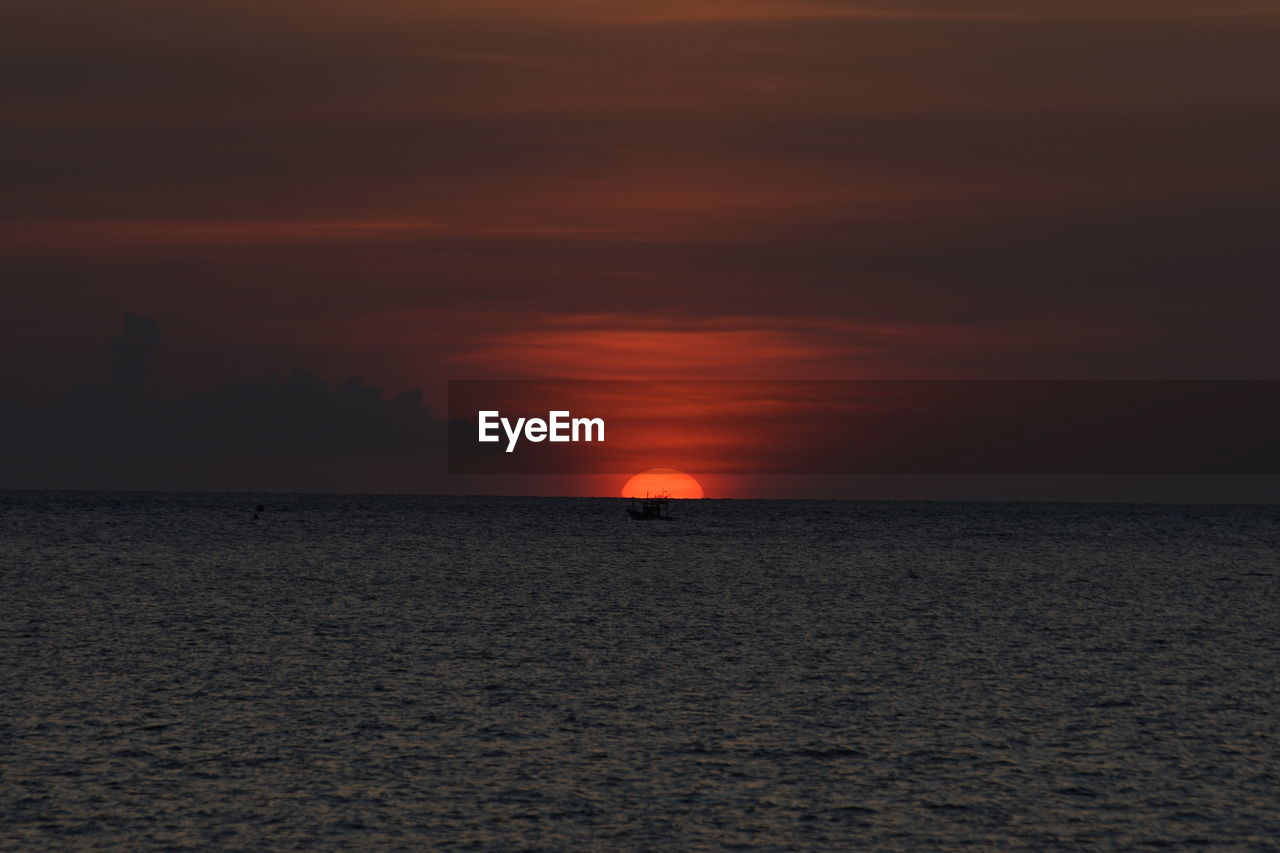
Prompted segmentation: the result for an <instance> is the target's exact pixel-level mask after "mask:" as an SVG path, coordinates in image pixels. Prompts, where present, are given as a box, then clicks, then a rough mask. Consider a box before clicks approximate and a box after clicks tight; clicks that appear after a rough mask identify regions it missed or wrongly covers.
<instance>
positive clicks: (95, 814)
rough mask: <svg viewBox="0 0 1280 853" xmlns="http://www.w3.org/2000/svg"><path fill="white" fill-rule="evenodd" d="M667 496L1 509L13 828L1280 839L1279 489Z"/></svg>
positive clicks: (518, 839)
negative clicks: (1170, 495) (1070, 500)
mask: <svg viewBox="0 0 1280 853" xmlns="http://www.w3.org/2000/svg"><path fill="white" fill-rule="evenodd" d="M258 503H262V504H264V505H265V507H266V508H265V511H264V512H262V513H261V514H260V517H259V518H257V519H255V518H254V514H255V513H254V507H255V505H256V504H258ZM674 514H675V515H676V516H677V518H676V520H674V521H671V522H669V523H659V522H633V521H631V520H629V519H628V518H626V517H625V515H624V513H623V505H622V503H621V502H620V501H613V500H586V499H584V500H574V499H520V498H511V499H500V498H410V497H315V496H253V495H154V494H153V495H128V494H67V493H5V494H0V581H2V583H3V587H2V593H0V594H2V596H3V602H2V606H0V643H2V647H0V652H2V657H0V703H2V704H0V710H2V711H3V713H2V715H0V727H2V728H0V809H2V812H0V817H2V822H0V847H2V848H5V849H15V850H37V851H38V850H47V849H49V850H51V849H106V848H112V847H115V848H118V849H126V850H145V849H166V850H197V849H198V850H207V849H240V850H262V849H290V848H317V849H339V848H341V849H355V848H362V849H404V850H415V849H422V848H424V847H429V846H439V847H446V848H453V849H461V850H468V849H484V850H488V849H495V850H507V849H511V850H517V849H520V850H604V851H626V850H653V849H678V850H701V849H707V850H720V849H729V850H757V849H759V850H786V849H813V850H831V849H849V848H874V849H883V850H922V849H923V850H961V849H964V850H974V849H979V850H992V849H999V850H1035V851H1042V850H1077V849H1082V848H1083V849H1100V850H1107V849H1117V850H1119V849H1125V850H1129V849H1147V848H1153V849H1178V850H1182V849H1223V850H1276V849H1278V847H1280V841H1278V839H1280V793H1278V792H1280V745H1278V744H1280V738H1278V735H1280V731H1278V729H1280V723H1278V719H1280V717H1278V715H1277V709H1280V696H1278V695H1277V692H1278V691H1277V686H1278V678H1280V676H1278V673H1280V508H1276V507H1230V506H1138V505H1083V504H1081V505H1064V504H1058V505H1054V504H960V503H938V504H925V503H921V504H913V503H858V502H848V503H846V502H804V501H698V502H681V503H679V504H678V505H675V506H674Z"/></svg>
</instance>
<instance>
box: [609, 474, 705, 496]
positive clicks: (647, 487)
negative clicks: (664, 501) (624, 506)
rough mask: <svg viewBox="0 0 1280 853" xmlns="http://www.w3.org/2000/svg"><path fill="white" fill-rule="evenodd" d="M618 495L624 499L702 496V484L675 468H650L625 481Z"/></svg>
mask: <svg viewBox="0 0 1280 853" xmlns="http://www.w3.org/2000/svg"><path fill="white" fill-rule="evenodd" d="M620 494H621V495H622V497H624V498H642V497H644V496H645V495H648V496H650V497H654V496H656V495H662V494H665V495H667V497H672V498H700V497H702V496H703V492H702V484H701V483H699V482H698V481H697V480H695V479H693V478H692V477H690V476H689V475H688V474H686V473H685V472H683V471H677V470H676V469H675V468H650V469H649V470H648V471H641V472H640V473H639V474H636V475H635V476H634V477H632V478H631V479H630V480H627V484H626V485H625V486H623V487H622V492H621V493H620Z"/></svg>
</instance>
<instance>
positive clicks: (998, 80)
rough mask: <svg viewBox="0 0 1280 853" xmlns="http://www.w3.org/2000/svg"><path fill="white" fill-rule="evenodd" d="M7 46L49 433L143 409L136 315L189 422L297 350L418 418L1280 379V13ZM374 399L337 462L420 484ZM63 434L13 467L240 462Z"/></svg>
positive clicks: (222, 22) (375, 21) (527, 14)
mask: <svg viewBox="0 0 1280 853" xmlns="http://www.w3.org/2000/svg"><path fill="white" fill-rule="evenodd" d="M961 6H963V11H962V12H961V11H958V9H959V7H961ZM0 55H3V57H4V60H3V62H4V69H3V71H4V73H3V74H2V75H0V92H3V95H2V97H3V102H4V109H3V111H2V112H0V121H3V124H4V127H3V133H2V134H0V152H2V153H3V157H0V170H3V186H4V188H5V191H4V193H3V195H2V196H0V219H2V220H3V224H2V227H0V253H2V254H3V280H4V289H5V296H6V299H5V303H6V310H5V311H4V312H0V346H2V347H3V359H2V360H0V363H3V365H4V367H3V374H2V375H0V381H3V383H4V385H3V387H4V389H5V390H4V403H3V405H4V407H5V408H4V409H3V410H2V411H4V412H5V413H6V415H7V417H9V419H10V424H11V425H12V424H13V423H17V422H19V421H21V422H22V423H23V424H26V426H25V427H24V429H26V430H27V433H26V434H28V435H29V434H31V431H32V430H34V431H35V432H36V433H39V434H41V435H44V436H45V438H44V439H42V443H41V447H43V448H44V450H42V451H41V452H42V453H45V454H53V455H55V456H56V455H58V453H59V446H60V445H58V443H57V441H55V440H53V439H51V438H49V437H48V435H49V429H48V428H47V426H48V422H50V421H54V422H57V421H58V419H59V418H62V419H65V418H71V417H73V415H72V414H71V413H72V412H74V411H76V406H77V405H79V404H82V403H84V398H83V397H76V396H75V395H76V394H85V393H99V394H108V393H109V394H113V395H115V396H110V397H109V399H110V400H114V401H116V402H103V400H106V399H108V398H102V399H100V400H99V401H98V403H96V404H95V405H97V406H99V407H103V406H105V407H107V408H112V407H117V408H118V406H117V404H118V403H119V400H120V399H121V397H120V395H121V394H123V393H124V392H123V391H122V390H121V377H120V376H119V375H118V373H116V374H113V373H112V370H111V365H112V363H113V362H112V355H111V353H112V350H110V349H109V347H108V342H109V341H111V340H112V339H113V338H117V337H119V336H121V335H122V334H123V335H125V336H126V337H127V336H128V335H129V334H135V335H136V334H143V332H141V331H140V329H143V328H144V327H140V326H138V325H137V322H138V321H135V325H134V327H133V332H128V330H125V327H124V326H123V325H122V323H123V320H122V317H123V316H124V315H125V314H126V313H127V314H130V315H134V316H135V317H136V318H145V321H147V322H151V323H153V324H154V325H155V327H156V330H157V331H156V335H157V336H156V341H155V342H154V345H153V346H150V348H149V349H147V350H146V352H147V353H148V355H147V359H148V361H147V364H148V368H147V376H146V382H145V387H144V388H143V389H142V390H136V394H141V395H144V396H146V397H147V399H152V400H153V401H163V402H164V405H165V406H166V407H168V408H167V409H166V411H168V412H169V414H167V415H165V417H169V418H174V417H177V415H174V414H173V407H174V406H176V405H177V403H176V402H175V401H176V400H178V399H179V398H181V399H185V400H188V401H189V400H193V399H196V398H201V399H205V400H208V399H210V395H213V394H214V393H215V389H216V388H243V387H244V386H245V383H250V382H253V381H258V382H260V383H267V385H269V384H270V383H271V382H275V383H276V384H275V385H274V386H271V387H274V388H275V389H276V392H273V393H277V396H278V397H279V398H280V399H283V398H284V397H288V395H289V394H290V393H292V391H290V390H289V389H293V391H298V390H299V388H301V387H302V386H301V385H296V386H290V385H289V384H288V383H289V379H288V378H287V377H290V376H291V375H292V376H293V377H294V380H295V381H296V382H303V380H302V379H298V378H297V377H309V379H311V380H315V382H316V383H319V385H315V384H314V383H313V385H311V386H307V387H311V388H312V390H313V391H314V392H315V393H316V394H317V395H318V394H319V393H320V392H319V390H318V389H319V387H320V386H324V387H325V389H326V392H325V393H329V394H331V395H333V397H334V399H335V400H336V399H338V398H339V397H341V394H342V393H343V390H342V389H344V388H345V389H347V392H348V393H349V394H351V395H354V396H353V397H351V399H355V398H356V397H359V396H360V395H361V394H364V395H365V396H364V398H362V399H366V402H369V401H372V400H375V399H376V400H377V401H379V404H380V405H382V406H384V407H392V406H394V405H396V404H397V403H396V401H397V400H399V405H400V406H401V407H402V409H403V408H404V407H405V406H409V403H408V402H407V401H409V400H410V399H413V398H412V392H413V391H415V390H420V391H421V392H422V395H423V397H422V401H421V403H414V404H413V406H409V408H414V407H415V406H416V407H417V408H416V409H415V412H418V414H413V415H405V417H408V418H410V420H412V418H414V417H419V416H422V417H426V415H425V412H426V408H424V407H429V408H431V409H433V410H435V411H436V413H437V416H439V407H440V406H441V405H442V404H443V387H444V386H443V383H444V380H446V379H450V378H485V377H494V378H521V377H530V378H536V377H563V378H592V379H611V378H650V377H651V376H653V375H654V374H658V375H661V376H663V377H666V378H670V377H696V378H769V379H787V378H806V379H811V378H829V379H849V378H902V377H912V378H1036V379H1046V378H1087V379H1118V378H1126V379H1132V378H1143V379H1147V378H1149V379H1156V378H1160V379H1204V378H1238V379H1245V378H1248V379H1258V378H1277V376H1278V375H1280V344H1277V338H1276V334H1275V331H1274V318H1275V316H1276V315H1277V309H1278V308H1280V296H1278V295H1277V294H1278V292H1280V291H1278V289H1277V287H1276V282H1277V281H1278V280H1280V276H1278V273H1280V270H1278V269H1277V267H1278V266H1280V265H1278V264H1277V261H1276V251H1275V246H1276V234H1277V233H1280V158H1277V156H1276V152H1277V151H1280V82H1278V81H1280V2H1242V3H1236V4H1230V3H1225V4H1224V3H1210V2H1179V1H1178V0H1161V2H1155V0H1144V2H1137V0H1119V2H1115V0H1109V2H1097V1H1096V0H1074V1H1073V2H1070V3H1067V2H1051V3H1026V2H985V3H984V2H972V3H965V4H957V3H942V2H899V3H882V4H858V3H839V2H812V3H805V2H745V1H740V2H727V0H726V2H698V0H691V2H690V1H687V2H679V3H676V2H662V0H646V2H630V0H616V1H615V2H586V0H559V2H544V3H537V4H532V3H528V2H514V0H513V2H475V0H466V2H431V3H422V2H411V0H397V1H396V2H393V1H392V0H371V2H364V3H358V4H356V3H348V2H343V3H336V2H315V0H309V2H305V3H304V2H294V0H275V2H266V3H262V2H254V3H249V2H216V3H215V2H198V0H197V2H184V3H180V4H175V3H170V2H159V0H133V2H108V3H102V2H94V3H90V2H83V0H74V1H72V0H11V2H8V3H6V4H5V11H4V12H3V17H2V19H0ZM146 328H149V327H146ZM122 330H124V331H122ZM130 340H132V338H130ZM144 343H145V342H144ZM117 366H118V365H117ZM292 371H300V372H298V373H291V372H292ZM272 375H273V376H274V379H268V378H264V377H268V376H272ZM352 376H358V377H360V379H359V381H358V382H357V383H356V384H354V385H352V384H351V383H349V382H348V381H347V380H348V378H349V377H352ZM255 377H257V379H255ZM344 383H346V384H344ZM304 384H305V383H304ZM261 387H266V385H263V386H261ZM86 389H88V390H86ZM111 389H114V390H111ZM376 389H383V391H382V392H381V396H379V392H378V391H377V390H376ZM402 391H403V392H410V395H409V397H404V396H401V397H396V394H398V393H400V392H402ZM366 392H367V393H366ZM130 393H135V392H130ZM299 393H301V392H299ZM69 395H70V396H69ZM281 395H282V396H281ZM233 396H234V395H233ZM250 396H251V395H250ZM268 396H270V394H268ZM235 399H236V401H237V402H235V403H234V404H231V403H228V404H227V405H233V406H241V405H242V406H248V407H249V411H248V412H247V413H246V414H245V417H246V418H247V419H249V420H252V419H253V418H254V417H255V416H254V414H253V411H254V410H253V409H252V407H253V406H254V405H260V406H267V407H270V406H271V405H275V406H277V407H279V406H280V405H283V404H281V403H279V399H276V398H272V399H276V402H275V403H265V402H261V401H260V402H258V403H253V402H246V400H248V398H247V397H246V398H244V399H241V398H240V397H236V398H235ZM289 399H293V398H289ZM317 399H318V398H317ZM342 399H347V398H342ZM313 402H314V401H313ZM331 402H332V401H331ZM120 405H123V404H120ZM130 405H133V404H130ZM315 405H318V406H321V409H316V410H308V411H310V413H311V416H312V417H324V415H323V411H324V410H323V405H324V404H321V403H316V404H315ZM335 405H336V404H335ZM356 408H357V409H358V408H359V407H358V406H356ZM131 411H132V414H131V415H130V418H134V419H135V420H136V419H139V418H143V419H144V420H143V421H141V422H146V421H145V418H144V416H143V415H142V414H139V410H136V409H134V410H131ZM344 411H346V410H345V409H344ZM395 411H397V412H400V411H401V409H397V410H395ZM366 415H367V418H366V420H367V421H368V423H367V424H365V425H364V426H360V425H358V424H354V422H353V425H352V426H351V429H350V430H349V431H348V433H344V435H346V436H347V439H344V440H348V441H347V443H346V444H344V443H343V442H342V441H338V440H337V439H336V438H335V439H333V443H331V444H325V443H324V442H323V441H322V440H318V441H319V443H318V444H317V445H316V452H317V453H321V454H323V453H326V452H328V453H330V456H331V461H333V460H334V459H337V457H338V456H341V457H342V462H341V464H340V465H338V463H337V462H334V464H335V465H337V468H335V471H336V472H338V473H335V474H334V475H333V476H332V477H331V478H329V479H327V480H325V482H324V484H321V485H322V486H323V487H325V488H335V489H342V488H361V489H374V490H377V489H379V488H387V489H395V490H413V488H414V483H415V482H416V481H415V480H414V479H413V478H414V477H415V476H419V475H420V473H421V471H422V470H423V469H421V467H419V466H420V465H425V464H426V463H425V462H421V460H420V459H419V461H418V462H415V463H414V464H413V465H409V464H408V463H405V464H404V465H401V466H399V467H397V462H396V459H397V458H401V457H403V458H408V456H406V454H408V455H412V453H417V452H418V451H416V450H414V451H412V453H411V451H410V450H409V449H408V448H407V447H406V446H403V445H400V444H396V441H397V440H400V439H397V440H391V439H388V438H386V437H385V435H384V434H383V433H381V432H379V430H380V429H384V428H386V429H392V430H393V432H394V431H395V430H397V429H402V428H404V429H407V427H404V425H403V424H402V423H401V422H400V421H396V420H395V418H396V417H399V415H394V416H392V415H387V414H386V413H385V412H384V411H383V410H382V409H379V408H378V406H375V405H374V404H373V403H372V402H369V405H368V411H367V412H366ZM293 416H294V415H292V414H291V415H289V416H288V417H293ZM187 417H190V415H189V414H188V416H187ZM263 417H266V416H265V415H263ZM280 417H284V416H280ZM351 417H353V418H356V419H357V420H359V418H360V417H364V416H360V415H352V416H351ZM388 417H390V418H391V421H387V420H386V419H387V418H388ZM380 419H381V420H380ZM197 420H199V419H197ZM277 420H278V419H277ZM267 421H268V422H272V423H275V422H276V421H271V420H270V418H267ZM392 421H394V422H395V423H396V424H400V426H396V427H394V428H392V427H388V426H387V424H388V423H391V422H392ZM130 423H134V421H130ZM166 423H168V424H169V427H168V428H169V429H170V430H176V431H178V433H179V434H177V435H174V436H173V437H172V441H171V444H172V451H171V453H172V454H181V452H182V450H183V448H190V449H191V450H192V452H195V451H196V450H197V449H206V450H207V449H208V447H207V445H208V442H209V437H208V434H207V431H205V432H201V431H200V430H197V429H195V427H193V426H191V424H192V423H194V421H181V420H179V421H166ZM362 423H363V422H362ZM181 424H187V426H182V425H181ZM369 424H373V425H372V426H369ZM379 424H381V426H378V425H379ZM366 427H367V429H366ZM290 428H291V429H292V427H290ZM77 429H78V430H79V432H78V433H76V436H75V437H74V441H73V440H72V438H66V443H65V444H63V445H61V447H63V448H64V449H66V448H71V447H72V446H76V447H82V448H83V446H85V444H84V443H85V441H87V440H88V438H89V437H91V436H92V435H94V433H93V431H92V430H90V429H87V428H82V427H77ZM184 429H191V430H192V432H190V434H183V433H182V432H181V431H182V430H184ZM280 429H283V428H282V427H281V428H280ZM362 430H364V431H363V432H362ZM357 434H358V437H357V438H352V436H353V435H357ZM397 434H399V433H397ZM370 436H372V438H370ZM378 436H382V438H378ZM366 439H368V440H369V441H370V442H373V443H374V444H375V445H377V446H378V447H380V448H382V449H383V450H384V451H385V452H384V453H383V455H382V456H381V457H380V461H378V462H377V464H374V463H373V462H367V461H365V462H362V461H360V458H363V457H360V458H357V457H358V456H359V454H355V455H352V454H353V453H355V451H353V450H352V447H356V446H362V445H361V444H360V442H362V441H365V440H366ZM274 440H275V439H273V438H267V439H264V441H266V442H267V446H270V442H271V441H274ZM352 441H354V442H355V444H354V445H352V444H351V442H352ZM76 442H79V444H76ZM90 444H93V442H90ZM233 445H234V442H231V443H229V444H228V443H225V442H224V445H222V446H221V447H222V450H220V451H219V452H226V453H231V452H233V450H232V449H229V448H233ZM326 448H328V450H326ZM388 448H390V449H388ZM380 452H381V451H380ZM14 453H18V454H19V455H21V450H20V449H19V450H18V451H13V450H10V455H11V457H12V455H13V454H14ZM397 453H399V454H401V457H397V456H396V454H397ZM27 455H29V454H27ZM62 455H63V456H64V457H66V456H67V453H65V452H64V453H63V454H62ZM76 458H77V459H79V460H81V463H82V464H81V463H77V464H81V467H80V468H77V467H76V465H74V464H72V463H70V462H67V461H66V460H65V459H64V460H63V462H64V464H62V467H59V468H58V469H57V472H58V473H57V474H56V476H55V475H54V474H53V473H50V472H51V471H52V470H53V469H51V468H49V466H48V465H45V466H44V467H40V466H39V465H36V466H34V467H33V466H32V465H30V464H26V465H25V467H21V466H19V467H18V468H14V467H10V469H9V471H10V473H9V480H10V482H11V484H12V485H23V486H28V485H34V486H42V485H85V486H103V485H107V486H110V485H125V484H126V483H125V480H126V479H127V480H128V483H127V484H128V485H138V484H142V485H146V484H148V483H155V484H158V485H163V486H165V487H182V486H184V485H185V486H188V487H192V488H205V487H213V486H214V485H215V484H214V483H213V480H212V479H211V475H209V474H208V473H201V472H200V471H199V470H194V469H193V470H191V471H190V472H188V473H185V474H182V475H181V476H175V475H173V473H172V472H173V468H172V465H169V466H167V467H162V466H160V465H159V464H158V463H156V462H155V461H154V460H152V459H151V458H150V457H148V456H146V455H145V454H143V456H139V457H138V458H137V459H135V460H134V462H131V463H129V465H128V466H125V468H127V470H128V471H129V472H131V473H130V474H129V476H128V477H127V478H124V477H123V475H122V474H120V473H119V471H120V470H121V466H124V463H123V462H122V461H121V459H122V458H123V457H122V456H120V454H118V453H116V452H115V451H114V450H113V445H112V444H111V443H110V442H105V443H104V442H97V444H96V445H95V449H87V450H86V449H81V450H80V451H78V452H77V455H76ZM414 458H415V459H417V458H418V457H414ZM14 464H16V463H11V465H14ZM24 464H25V463H24ZM654 464H655V465H662V464H665V463H664V461H663V460H655V462H654ZM304 469H305V466H303V467H301V468H300V469H299V470H304ZM161 470H164V471H166V472H168V474H166V476H165V477H160V476H159V472H160V471H161ZM112 471H116V472H117V473H114V474H113V473H111V472H112ZM388 471H394V472H395V474H394V476H393V475H392V474H388V473H386V472H388ZM409 471H411V472H412V474H409V473H406V472H409ZM341 472H347V473H345V474H344V473H341ZM3 473H4V472H3V471H0V474H3ZM153 474H154V475H155V476H153ZM290 476H291V475H289V474H288V473H287V472H282V473H280V474H279V475H278V476H277V477H275V478H274V479H272V480H270V484H271V485H273V486H274V487H278V488H287V487H289V486H290V483H292V482H294V481H293V480H291V479H290ZM300 476H301V475H299V477H300ZM421 476H424V477H425V476H427V475H426V474H421ZM122 478H123V479H122ZM344 478H345V479H344ZM393 480H394V482H393ZM238 484H239V485H242V486H243V487H245V488H258V487H260V486H262V485H264V483H261V482H257V481H255V482H253V483H250V482H248V480H245V481H244V482H241V481H239V480H237V479H236V478H235V477H234V476H230V477H227V476H224V477H222V478H221V479H219V480H218V482H217V483H216V485H217V487H236V486H237V485H238ZM380 484H381V485H380ZM0 485H5V482H4V477H0ZM296 485H297V487H298V488H312V487H320V486H318V485H316V484H314V483H310V482H303V481H302V479H298V481H297V483H296ZM424 490H427V491H440V490H447V488H446V487H443V486H437V487H436V488H430V487H425V488H424Z"/></svg>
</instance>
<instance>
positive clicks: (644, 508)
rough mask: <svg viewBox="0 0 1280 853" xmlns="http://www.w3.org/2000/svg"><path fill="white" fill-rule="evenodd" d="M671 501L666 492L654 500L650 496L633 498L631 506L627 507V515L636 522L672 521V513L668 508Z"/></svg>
mask: <svg viewBox="0 0 1280 853" xmlns="http://www.w3.org/2000/svg"><path fill="white" fill-rule="evenodd" d="M669 499H670V498H669V496H668V495H667V494H666V493H665V492H664V493H663V494H661V495H658V496H657V497H654V498H651V497H649V496H648V495H645V496H644V497H643V498H632V499H631V506H629V507H627V515H629V516H631V517H632V518H634V519H635V520H636V521H670V520H671V512H670V511H669V510H668V508H667V501H668V500H669Z"/></svg>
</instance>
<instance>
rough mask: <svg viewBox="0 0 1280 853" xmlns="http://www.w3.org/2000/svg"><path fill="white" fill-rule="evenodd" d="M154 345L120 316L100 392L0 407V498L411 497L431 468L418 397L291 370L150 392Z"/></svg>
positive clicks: (439, 437) (432, 427)
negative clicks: (85, 493) (186, 492)
mask: <svg viewBox="0 0 1280 853" xmlns="http://www.w3.org/2000/svg"><path fill="white" fill-rule="evenodd" d="M162 339H163V336H162V333H161V330H160V327H159V325H157V324H156V323H155V322H154V321H153V320H150V319H148V318H146V317H141V316H137V315H133V314H126V315H125V318H124V329H123V331H122V332H121V334H119V335H118V336H116V337H115V338H113V339H112V340H111V341H110V343H109V344H108V346H107V356H108V357H109V361H110V375H109V379H108V380H107V381H106V382H103V383H99V384H95V385H88V386H82V387H81V388H79V389H77V390H75V391H72V392H69V393H67V394H66V395H65V396H63V397H62V398H61V400H60V401H59V402H58V403H57V404H55V405H53V406H50V407H47V408H43V409H36V408H30V407H19V406H18V405H16V404H13V403H6V404H3V405H4V408H5V409H7V410H8V411H6V412H5V413H4V417H3V419H2V422H0V438H2V441H3V451H0V487H11V488H15V487H16V488H112V489H162V490H183V489H192V488H199V489H226V490H248V491H374V492H376V491H415V490H422V489H423V485H424V478H425V477H426V476H427V475H428V473H429V471H430V469H431V466H432V465H433V464H435V465H436V467H439V460H440V457H441V456H442V454H443V450H444V426H443V423H442V422H441V421H439V420H436V419H434V418H433V417H432V415H431V413H430V411H429V410H428V409H427V408H426V407H425V406H424V405H423V395H422V392H421V391H418V390H410V391H403V392H400V393H398V394H395V395H394V396H392V397H390V398H389V399H388V398H387V397H386V396H384V394H383V392H382V391H381V390H380V389H378V388H375V387H373V386H371V385H367V384H365V383H364V382H363V381H361V380H360V379H359V378H357V377H352V378H350V379H347V380H346V381H345V382H342V383H340V384H338V385H336V386H333V385H330V384H329V383H327V382H326V381H324V380H323V379H321V378H320V377H318V376H316V375H315V374H314V373H312V372H310V371H307V370H301V369H298V370H294V371H292V372H291V373H289V374H288V375H287V376H285V377H283V378H281V377H279V376H276V375H261V376H254V377H251V378H247V379H242V380H238V381H234V382H227V383H223V384H219V385H216V386H214V387H213V388H210V389H209V390H204V391H186V392H183V393H179V394H176V395H167V396H166V395H161V394H158V393H156V392H154V391H153V390H152V389H151V383H150V378H151V374H152V369H153V366H154V364H155V362H156V359H157V357H159V356H160V355H161V354H162V352H163V345H162Z"/></svg>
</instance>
